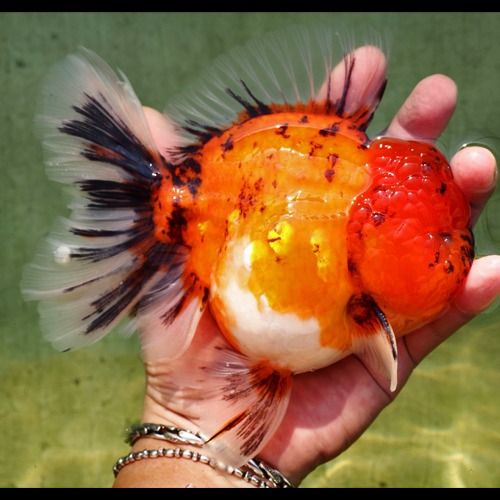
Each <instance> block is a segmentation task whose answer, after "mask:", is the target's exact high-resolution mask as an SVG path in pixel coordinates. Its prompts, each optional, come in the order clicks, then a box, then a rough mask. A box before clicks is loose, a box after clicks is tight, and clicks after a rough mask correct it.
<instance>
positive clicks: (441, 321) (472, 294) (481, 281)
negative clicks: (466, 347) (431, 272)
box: [404, 255, 500, 364]
mask: <svg viewBox="0 0 500 500" xmlns="http://www.w3.org/2000/svg"><path fill="white" fill-rule="evenodd" d="M499 294H500V256H499V255H489V256H487V257H482V258H480V259H476V260H475V261H474V263H473V265H472V268H471V270H470V272H469V275H468V277H467V279H466V281H465V283H464V286H463V288H461V289H460V291H459V293H458V294H457V296H456V298H455V300H454V302H453V304H452V305H451V306H450V308H449V310H448V311H447V312H446V313H445V314H444V315H443V316H441V317H440V318H438V319H437V320H436V321H434V322H432V323H431V324H429V325H427V326H425V327H423V328H419V329H418V330H416V331H415V332H412V333H410V334H408V335H407V336H406V337H405V338H404V339H405V344H406V347H407V349H408V353H409V355H410V357H411V359H412V361H413V362H414V363H415V364H418V363H419V362H420V361H422V359H423V358H425V356H427V355H428V354H429V353H430V352H431V351H432V350H433V349H435V348H436V347H437V346H438V345H439V344H441V342H443V341H444V340H446V339H447V338H448V337H449V336H450V335H451V334H452V333H453V332H455V331H456V330H458V329H459V328H461V327H462V326H463V325H465V324H466V323H467V322H468V321H470V320H471V319H472V318H474V317H475V316H477V315H478V314H479V313H481V312H482V311H484V310H485V309H486V308H487V307H488V306H490V305H491V304H492V302H493V301H494V300H495V299H496V298H497V297H498V295H499Z"/></svg>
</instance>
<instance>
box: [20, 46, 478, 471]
mask: <svg viewBox="0 0 500 500" xmlns="http://www.w3.org/2000/svg"><path fill="white" fill-rule="evenodd" d="M312 52H314V51H312ZM345 63H346V72H345V73H346V76H345V80H344V88H343V92H342V93H341V97H340V98H339V99H337V100H332V99H331V98H330V93H329V91H328V89H329V87H330V80H329V78H330V76H329V75H330V74H331V70H332V69H333V66H327V71H326V74H324V75H323V76H324V78H326V87H325V86H324V87H323V88H322V89H323V90H322V91H320V93H319V94H315V93H314V92H313V93H312V95H310V96H309V97H308V98H307V99H303V98H302V97H299V96H298V94H297V93H296V92H295V93H293V92H292V94H293V95H295V97H296V99H295V100H293V99H291V98H290V97H286V95H285V94H286V93H285V91H284V90H283V92H282V91H281V83H280V84H278V85H277V89H278V93H277V94H276V95H281V94H283V99H282V100H281V101H280V102H277V101H272V100H269V101H268V102H266V101H265V100H264V98H265V97H267V98H268V99H272V97H271V93H268V92H267V90H266V88H264V87H263V89H264V90H262V89H261V91H260V94H259V95H257V93H256V90H257V88H258V85H257V84H256V83H255V82H253V83H254V86H255V87H256V88H253V87H252V85H251V81H252V79H253V78H254V76H253V74H252V73H251V72H249V73H245V72H246V71H247V69H246V68H248V67H250V66H251V63H250V62H245V60H243V62H240V66H239V67H240V71H241V73H242V75H240V74H238V73H237V77H236V78H235V77H234V75H233V73H231V72H229V76H230V78H229V80H228V81H229V83H220V84H219V85H218V87H217V89H218V91H220V92H222V94H223V96H220V97H218V98H217V99H219V101H217V99H215V97H214V96H215V95H216V91H214V90H213V89H211V88H210V87H208V86H207V87H201V90H199V93H198V97H199V99H196V97H195V99H194V101H193V102H199V101H201V100H203V98H204V97H205V96H207V100H208V101H210V102H212V101H217V102H218V104H216V105H208V107H207V109H200V110H199V111H194V112H193V111H192V108H191V107H190V108H189V109H190V111H189V112H187V116H186V117H182V119H177V124H178V127H179V130H180V131H183V132H182V133H183V134H184V135H183V142H182V143H181V144H180V145H178V146H176V147H175V148H173V149H172V150H171V151H168V152H167V153H168V154H165V153H163V154H162V153H160V152H159V151H158V150H157V148H156V146H155V144H154V142H153V140H152V138H151V135H150V133H149V130H148V128H147V124H146V121H145V117H144V114H143V111H142V107H141V105H140V102H139V101H138V100H137V98H136V97H135V95H134V94H133V90H132V89H131V87H130V86H129V84H128V82H126V81H124V80H122V81H120V80H119V79H118V78H117V76H116V75H115V74H114V73H113V71H112V70H111V69H110V68H109V67H108V66H107V65H106V64H105V63H104V62H102V61H101V60H100V59H99V58H98V57H97V56H95V55H94V54H92V53H90V52H88V51H83V52H82V53H80V54H77V55H72V56H69V58H68V60H67V61H66V62H65V63H62V64H61V65H59V66H58V67H57V68H56V69H55V70H53V72H52V73H51V77H50V78H49V81H48V84H47V86H46V89H47V90H46V98H45V102H46V104H45V108H44V110H43V113H44V114H43V116H42V118H41V122H42V125H43V126H44V133H45V138H46V143H47V146H48V148H49V149H50V150H51V151H52V153H51V156H50V158H49V161H48V164H49V174H50V175H51V176H52V177H53V178H55V179H56V180H59V181H61V182H64V183H67V184H69V185H70V186H72V187H73V188H74V190H75V196H74V202H73V204H72V214H71V216H70V219H69V220H66V221H62V222H59V226H57V227H56V228H55V229H54V231H53V232H52V234H51V237H49V239H48V240H47V241H46V242H45V244H44V245H45V246H44V247H43V248H42V250H41V252H40V254H39V257H37V260H36V261H35V263H34V264H33V265H31V266H29V267H28V268H27V270H26V274H25V278H24V285H23V286H24V289H25V293H26V295H27V296H28V297H29V298H34V299H37V300H40V307H41V317H42V327H43V329H44V330H45V332H46V334H47V337H48V338H49V339H50V340H51V341H52V342H53V343H54V345H55V346H56V347H58V348H59V349H61V350H67V349H71V348H76V347H80V346H83V345H86V344H88V343H91V342H95V341H97V340H99V339H100V338H101V337H102V336H104V335H106V334H107V333H108V332H109V331H110V330H112V329H113V328H114V327H116V326H117V325H119V324H120V323H122V322H123V321H124V320H125V319H126V318H129V322H130V324H131V328H133V329H136V330H138V331H139V333H140V335H141V337H142V347H143V354H144V357H145V359H146V360H161V362H162V363H164V367H165V374H166V375H165V376H168V377H169V380H170V383H169V384H166V387H169V389H168V391H167V392H168V394H169V396H168V397H167V401H166V402H165V404H167V405H168V406H169V408H171V409H172V410H173V411H175V410H176V409H177V410H178V411H179V412H180V413H184V412H185V411H188V413H189V414H190V415H195V418H194V420H195V421H196V425H197V426H198V430H199V432H200V434H201V435H202V436H203V437H204V438H205V439H206V441H207V442H206V445H205V446H206V448H208V449H209V450H210V451H211V453H212V454H213V455H214V457H215V458H216V459H217V460H219V461H220V462H221V463H224V464H229V465H232V466H234V467H236V466H239V465H241V464H242V463H244V462H245V461H247V460H248V459H249V458H251V457H253V456H255V454H257V453H258V452H259V450H260V449H262V447H263V446H264V445H265V444H266V442H267V441H268V440H269V438H270V437H271V436H272V435H273V433H274V431H275V430H276V428H277V426H278V425H279V423H280V422H281V419H282V417H283V415H284V413H285V411H286V407H287V402H288V397H289V393H290V386H291V383H292V375H293V374H295V373H300V372H304V371H308V370H315V369H318V368H321V367H324V366H327V365H330V364H332V363H334V362H336V361H338V360H339V359H341V358H343V357H345V356H347V355H348V354H351V353H354V354H356V355H358V356H359V357H360V358H362V359H364V360H365V362H366V363H367V364H368V365H369V366H370V367H371V368H373V369H375V370H379V371H382V372H384V373H386V374H387V376H388V378H389V379H390V386H391V389H392V390H394V389H395V387H396V383H397V346H396V337H398V336H400V335H404V334H406V333H408V332H409V331H411V330H413V329H415V328H417V327H418V326H420V325H422V324H424V323H426V322H428V321H430V320H432V319H433V318H435V317H437V316H438V315H439V314H441V313H442V312H443V311H444V310H445V308H446V307H447V305H448V304H449V302H450V300H451V299H452V297H453V295H454V294H455V293H456V292H457V290H458V289H459V288H460V286H461V285H462V283H463V281H464V279H465V278H466V276H467V273H468V271H469V269H470V266H471V263H472V260H473V258H474V246H473V245H474V242H473V236H472V232H471V229H470V208H469V205H468V202H467V200H466V198H465V197H464V195H463V194H462V193H461V191H460V190H459V189H458V187H457V186H456V184H455V183H454V181H453V176H452V173H451V169H450V167H449V165H448V163H447V161H446V159H445V157H444V156H443V155H442V154H441V153H440V152H439V151H438V150H437V149H436V147H435V146H434V145H432V144H430V143H426V142H419V141H403V140H399V139H393V138H387V137H377V138H375V139H374V140H370V139H369V137H368V136H367V134H366V128H367V126H368V124H369V123H370V120H371V118H372V116H373V113H374V111H375V109H376V107H377V105H378V102H379V100H380V98H381V96H382V94H383V91H384V88H385V79H382V80H379V81H376V82H375V83H373V82H370V81H369V79H367V81H366V83H365V84H364V85H365V88H364V89H363V90H366V96H365V98H364V99H360V100H359V102H358V103H357V104H356V105H355V106H354V107H352V106H351V108H349V109H347V108H348V106H347V105H346V96H347V95H348V94H349V91H350V86H351V75H352V72H353V69H354V68H355V58H354V57H353V56H346V59H345ZM263 66H264V67H266V68H269V67H270V66H269V65H268V66H266V65H265V64H263ZM220 67H223V66H220ZM285 67H286V68H287V69H289V67H288V66H286V64H285ZM286 73H287V75H289V73H290V72H286ZM75 74H76V75H77V76H78V78H75ZM245 78H247V80H245ZM292 80H293V79H292ZM235 82H236V83H235ZM292 83H294V82H293V81H292ZM54 85H59V86H60V87H61V91H60V92H53V91H52V87H53V86H54ZM370 85H371V86H372V87H373V88H371V90H370V91H368V89H370ZM292 86H293V85H292ZM325 88H326V89H327V90H326V91H325ZM361 95H363V93H361ZM186 102H187V104H186V103H184V105H182V106H179V108H178V114H179V115H180V116H182V113H183V110H184V112H185V110H186V109H187V108H188V107H189V106H191V105H190V104H189V102H188V101H186ZM228 102H229V103H231V104H228ZM61 110H62V111H61ZM123 110H126V113H125V112H124V111H123ZM228 110H230V112H228ZM190 113H191V114H190ZM226 115H227V116H228V117H229V118H225V117H226ZM181 135H182V134H181ZM207 307H208V308H209V310H210V312H211V314H212V315H213V317H214V319H215V320H216V322H217V324H218V326H219V328H220V331H221V332H222V335H220V336H217V337H215V338H214V337H209V336H207V334H206V333H204V332H203V331H201V330H200V331H197V326H198V323H199V320H200V318H201V316H202V314H203V311H204V310H205V309H206V308H207ZM129 328H130V327H129ZM207 374H209V376H207ZM186 387H188V388H189V390H188V391H185V390H184V388H186ZM180 394H182V396H180ZM186 408H188V409H189V410H186Z"/></svg>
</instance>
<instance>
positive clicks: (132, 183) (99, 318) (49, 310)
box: [21, 49, 204, 356]
mask: <svg viewBox="0 0 500 500" xmlns="http://www.w3.org/2000/svg"><path fill="white" fill-rule="evenodd" d="M37 122H38V126H39V127H38V128H39V131H40V133H41V135H42V138H43V143H44V146H45V148H46V150H47V160H46V163H47V173H48V175H49V177H50V178H52V179H53V180H55V181H58V182H60V183H63V184H65V185H67V187H68V189H69V191H70V193H71V202H70V204H69V208H70V211H71V213H70V216H69V217H68V218H62V217H61V218H59V219H58V220H57V221H56V223H55V225H54V227H53V229H52V231H51V233H50V234H49V236H48V238H46V239H45V240H44V241H43V243H42V245H41V246H40V248H39V251H38V254H37V256H36V257H35V259H34V261H33V262H32V263H31V264H28V265H27V266H26V268H25V271H24V275H23V281H22V284H21V288H22V291H23V293H24V296H25V298H26V299H33V300H38V301H40V314H41V326H42V330H43V331H44V333H45V335H46V337H47V339H48V340H50V341H51V342H52V343H53V344H54V346H55V347H56V348H57V349H59V350H62V351H65V350H69V349H73V348H78V347H81V346H84V345H87V344H91V343H93V342H96V341H98V340H99V339H101V338H102V337H103V336H104V335H106V334H107V333H108V332H109V331H111V330H112V329H113V328H114V327H115V326H116V325H118V324H119V323H120V322H121V321H122V320H123V319H124V318H127V317H133V318H134V325H135V326H138V327H141V326H142V325H144V324H146V323H147V324H153V325H154V326H155V328H156V329H157V332H158V333H159V332H160V331H161V334H164V333H165V331H166V330H171V331H173V330H175V328H172V325H174V327H175V326H178V324H179V322H182V323H183V324H184V325H187V326H189V327H188V328H186V330H185V331H182V330H179V331H178V332H175V340H173V341H172V342H170V343H169V342H167V343H166V342H163V344H164V345H165V346H166V347H164V351H163V352H161V353H159V354H161V355H164V356H167V355H171V356H173V355H176V354H178V353H179V352H181V351H182V350H184V349H185V348H186V346H187V345H188V343H189V340H190V338H191V336H192V334H193V333H194V329H195V327H196V324H197V319H199V316H200V315H201V310H202V309H203V300H202V298H203V296H204V290H203V287H201V286H200V284H199V283H197V281H196V278H195V277H191V278H190V279H189V280H187V281H186V280H185V279H184V276H183V271H184V264H185V262H186V260H187V258H188V251H187V249H186V248H185V247H183V245H182V242H180V241H176V240H175V239H173V238H171V239H170V240H169V239H167V238H163V239H162V238H159V237H158V234H157V231H156V230H155V222H154V203H153V201H152V200H153V199H154V196H155V193H156V192H157V191H158V189H160V188H161V187H162V185H163V184H164V183H168V182H169V179H171V175H170V172H171V170H172V166H171V165H170V164H169V163H168V161H167V160H165V158H163V156H162V155H161V154H160V153H159V152H158V150H157V148H156V147H155V144H154V142H153V139H152V137H151V134H150V132H149V129H148V126H147V122H146V119H145V116H144V113H143V108H142V105H141V103H140V102H139V100H138V98H137V96H136V95H135V93H134V91H133V89H132V87H131V86H130V84H129V83H128V81H127V80H126V79H125V77H124V76H123V75H121V78H119V77H118V76H117V75H116V73H114V71H113V70H112V69H111V68H110V67H109V66H108V65H107V64H106V63H105V62H104V61H102V60H101V59H100V58H99V57H98V56H97V55H95V54H94V53H93V52H91V51H89V50H86V49H81V51H80V52H77V53H75V54H71V55H69V56H68V57H67V58H66V59H64V60H63V61H62V62H60V63H59V64H57V65H56V66H54V68H53V69H52V71H50V72H49V75H48V77H47V80H46V83H45V86H44V91H43V95H42V106H41V113H40V115H38V116H37ZM172 233H176V232H175V231H173V232H172ZM177 233H178V231H177ZM153 316H154V318H153ZM158 336H159V335H157V337H158ZM152 337H155V335H152ZM152 344H155V345H157V344H158V341H157V340H156V341H152Z"/></svg>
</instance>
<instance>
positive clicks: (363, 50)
mask: <svg viewBox="0 0 500 500" xmlns="http://www.w3.org/2000/svg"><path fill="white" fill-rule="evenodd" d="M348 58H350V59H351V61H352V60H354V66H353V70H352V73H351V74H350V76H349V78H350V80H349V82H348V84H347V85H346V82H347V80H346V76H347V74H346V70H349V65H348V64H347V60H348ZM386 72H387V60H386V57H385V55H384V53H383V52H382V50H380V49H379V48H378V47H376V46H374V45H365V46H363V47H359V48H357V49H355V50H354V51H352V52H350V53H349V54H348V55H347V56H346V57H345V58H344V59H343V60H342V61H341V62H340V63H339V64H337V66H335V68H334V69H333V70H332V72H331V73H330V79H329V80H327V81H326V82H324V83H323V85H322V87H321V88H320V90H319V92H318V94H317V96H316V97H317V99H318V100H322V99H324V98H325V97H326V94H327V91H328V89H329V90H330V95H329V97H330V100H331V101H332V102H337V101H340V100H341V99H342V98H343V97H344V95H343V94H344V91H346V90H347V95H346V96H345V108H344V111H345V112H346V113H347V114H350V113H352V112H354V111H357V110H358V109H359V108H360V105H363V104H368V105H369V104H371V103H373V102H374V100H375V99H378V93H379V90H380V88H381V86H382V85H383V83H384V81H385V79H386Z"/></svg>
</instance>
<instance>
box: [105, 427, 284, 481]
mask: <svg viewBox="0 0 500 500" xmlns="http://www.w3.org/2000/svg"><path fill="white" fill-rule="evenodd" d="M143 437H151V438H155V439H161V440H164V441H168V442H170V443H175V444H189V445H192V446H197V447H199V448H201V447H202V446H203V445H204V444H205V440H204V439H203V438H202V437H201V436H200V435H199V434H198V433H197V432H192V431H189V430H186V429H180V428H179V427H174V426H171V425H162V424H152V423H144V424H133V425H132V426H131V427H130V428H129V429H128V430H127V437H126V439H125V442H127V443H128V444H130V445H131V446H132V445H134V444H135V443H136V442H137V441H138V440H139V439H141V438H143ZM159 456H161V457H177V458H187V459H189V460H193V461H195V462H196V461H199V462H202V463H205V464H208V465H210V466H211V467H212V468H214V469H216V468H220V467H219V466H218V465H217V463H216V461H215V460H213V459H211V458H210V457H208V456H206V455H204V454H201V453H197V452H192V451H190V450H184V449H182V448H176V449H166V448H159V449H157V450H144V451H142V452H133V453H129V454H128V455H126V456H125V457H122V458H120V459H119V460H118V461H117V462H116V464H115V466H114V467H113V471H114V474H115V476H116V475H117V474H118V472H119V471H120V470H121V469H122V468H123V467H125V465H127V464H128V463H132V462H135V461H137V460H141V459H143V458H156V457H159ZM222 470H225V472H227V473H228V474H232V475H234V476H235V477H238V478H240V479H244V480H245V481H247V482H249V483H251V484H253V485H254V486H257V487H259V488H293V487H294V486H293V485H292V483H290V481H288V479H286V477H284V476H283V475H282V474H281V472H279V471H278V470H276V469H274V468H272V467H270V466H269V465H267V464H266V463H265V462H263V461H262V460H259V459H256V458H253V459H251V460H249V461H248V462H247V463H246V464H245V465H243V466H241V467H240V468H236V469H235V468H233V467H225V469H222Z"/></svg>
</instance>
